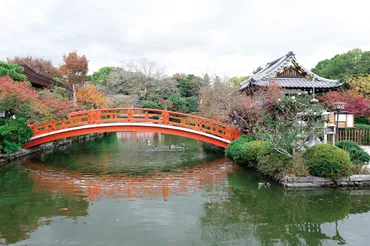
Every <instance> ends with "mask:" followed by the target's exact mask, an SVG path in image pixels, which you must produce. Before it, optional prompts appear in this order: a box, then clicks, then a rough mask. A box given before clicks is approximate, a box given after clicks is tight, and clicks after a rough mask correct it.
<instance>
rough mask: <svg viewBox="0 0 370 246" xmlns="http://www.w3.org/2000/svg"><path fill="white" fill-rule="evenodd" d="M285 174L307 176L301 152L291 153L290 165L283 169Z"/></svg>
mask: <svg viewBox="0 0 370 246" xmlns="http://www.w3.org/2000/svg"><path fill="white" fill-rule="evenodd" d="M283 172H284V174H285V175H290V176H308V175H309V172H308V168H307V165H306V163H305V160H304V159H303V156H302V155H301V154H295V155H293V158H292V161H291V165H288V166H286V167H285V168H284V170H283Z"/></svg>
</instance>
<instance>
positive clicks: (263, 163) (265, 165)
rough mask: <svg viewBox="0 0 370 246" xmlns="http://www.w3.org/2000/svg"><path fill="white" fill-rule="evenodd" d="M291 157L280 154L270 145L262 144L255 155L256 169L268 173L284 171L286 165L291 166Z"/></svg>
mask: <svg viewBox="0 0 370 246" xmlns="http://www.w3.org/2000/svg"><path fill="white" fill-rule="evenodd" d="M291 164H292V159H291V158H288V157H287V156H285V155H283V154H280V153H279V152H277V151H276V150H274V149H272V148H271V147H270V146H268V145H266V146H264V147H263V148H262V149H261V150H260V151H259V153H258V156H257V167H258V169H259V170H260V171H261V172H262V173H264V174H268V175H272V174H275V173H279V172H282V171H284V170H285V169H286V168H287V167H288V166H291Z"/></svg>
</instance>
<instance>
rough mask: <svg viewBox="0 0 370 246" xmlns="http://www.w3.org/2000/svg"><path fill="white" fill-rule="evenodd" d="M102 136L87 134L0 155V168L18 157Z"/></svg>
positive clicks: (100, 134) (99, 134)
mask: <svg viewBox="0 0 370 246" xmlns="http://www.w3.org/2000/svg"><path fill="white" fill-rule="evenodd" d="M102 135H103V134H102V133H97V134H89V135H83V136H78V137H71V138H68V139H61V140H57V141H54V142H50V143H45V144H42V145H39V146H36V147H33V148H30V149H21V150H20V151H17V152H14V153H11V154H1V153H0V166H1V165H4V164H6V163H8V162H10V161H13V160H15V159H18V158H20V157H23V156H26V155H30V154H33V153H36V152H41V151H44V150H50V149H56V148H58V147H61V146H64V145H68V144H71V143H74V142H77V141H80V140H83V139H88V138H95V137H99V136H102Z"/></svg>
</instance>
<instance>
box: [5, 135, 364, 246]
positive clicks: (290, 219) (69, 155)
mask: <svg viewBox="0 0 370 246" xmlns="http://www.w3.org/2000/svg"><path fill="white" fill-rule="evenodd" d="M172 144H174V145H175V146H176V147H175V148H170V147H169V146H170V145H172ZM184 144H185V145H186V148H183V147H182V146H184ZM155 146H157V147H155ZM369 210H370V190H344V189H315V190H288V189H284V188H282V187H280V186H278V185H276V184H274V182H273V181H271V180H269V179H268V178H266V177H263V176H261V175H260V174H258V173H256V172H254V171H253V170H249V169H248V170H246V169H240V168H238V167H237V166H236V165H234V164H233V163H231V162H230V161H228V160H227V159H225V158H224V157H223V154H222V153H221V154H220V153H215V152H212V151H210V150H208V149H205V148H202V145H201V144H200V143H199V142H197V141H195V140H190V139H185V138H180V137H175V136H169V135H163V134H162V135H161V134H151V133H117V134H110V135H105V136H102V137H97V138H94V139H89V140H85V141H81V142H76V143H74V144H72V145H69V146H66V147H64V148H62V149H59V150H56V151H49V152H44V153H42V154H37V155H34V156H28V157H26V158H25V159H22V160H18V161H16V162H14V163H11V164H9V165H7V166H5V167H3V168H1V169H0V245H37V246H41V245H172V246H173V245H177V246H178V245H342V244H344V245H370V212H369Z"/></svg>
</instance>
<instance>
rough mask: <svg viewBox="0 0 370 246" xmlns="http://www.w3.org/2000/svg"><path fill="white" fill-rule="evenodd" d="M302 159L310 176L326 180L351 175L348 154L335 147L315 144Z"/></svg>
mask: <svg viewBox="0 0 370 246" xmlns="http://www.w3.org/2000/svg"><path fill="white" fill-rule="evenodd" d="M304 158H305V161H306V165H307V167H308V169H309V172H310V173H311V174H312V175H315V176H319V177H328V178H339V177H342V176H349V175H351V169H352V164H351V159H350V156H349V153H347V152H346V151H344V150H342V149H340V148H338V147H336V146H333V145H330V144H316V145H314V146H313V147H311V148H309V149H308V150H307V151H306V152H305V153H304Z"/></svg>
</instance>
